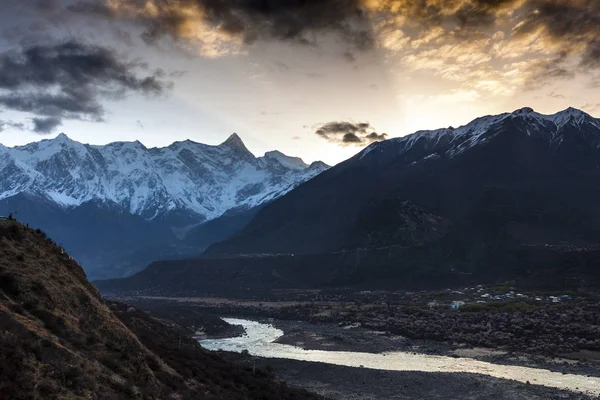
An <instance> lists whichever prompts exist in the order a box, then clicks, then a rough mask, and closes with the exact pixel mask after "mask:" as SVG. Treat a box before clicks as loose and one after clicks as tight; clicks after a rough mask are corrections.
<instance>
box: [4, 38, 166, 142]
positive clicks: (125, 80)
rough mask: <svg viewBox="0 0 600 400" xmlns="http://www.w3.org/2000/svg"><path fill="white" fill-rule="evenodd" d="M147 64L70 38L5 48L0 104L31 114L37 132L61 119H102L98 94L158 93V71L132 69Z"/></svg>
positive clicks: (162, 87) (116, 97)
mask: <svg viewBox="0 0 600 400" xmlns="http://www.w3.org/2000/svg"><path fill="white" fill-rule="evenodd" d="M146 68H147V67H146V66H144V65H143V64H142V63H140V62H125V61H121V60H119V59H118V57H117V55H116V54H115V53H114V52H113V51H111V50H109V49H107V48H104V47H100V46H93V45H87V44H83V43H79V42H75V41H70V42H66V43H61V44H58V45H35V46H31V47H28V48H23V49H20V50H17V51H8V52H5V53H3V54H0V107H2V108H6V109H11V110H15V111H21V112H28V113H31V114H33V115H35V116H36V118H34V119H33V123H34V127H33V130H34V131H35V132H38V133H49V132H51V131H52V130H53V129H54V128H56V127H57V126H59V125H60V124H61V123H62V120H63V119H79V120H87V121H102V120H103V118H104V114H105V111H104V107H103V106H102V103H101V100H102V99H108V100H119V99H122V98H124V97H125V96H126V95H127V94H128V93H141V94H144V95H160V94H163V93H164V92H165V91H167V90H168V89H169V88H170V85H171V84H170V83H168V82H165V81H163V80H162V79H161V76H162V75H164V73H161V72H160V71H155V72H150V73H148V74H146V75H143V76H139V75H138V73H137V70H140V69H146Z"/></svg>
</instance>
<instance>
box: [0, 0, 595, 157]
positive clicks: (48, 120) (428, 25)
mask: <svg viewBox="0 0 600 400" xmlns="http://www.w3.org/2000/svg"><path fill="white" fill-rule="evenodd" d="M2 6H3V8H2V13H0V143H2V144H4V145H8V146H14V145H20V144H25V143H29V142H32V141H37V140H40V139H44V138H51V137H54V136H56V135H57V134H58V133H60V132H64V133H66V134H67V135H68V136H69V137H71V138H72V139H75V140H78V141H81V142H84V143H92V144H105V143H109V142H113V141H134V140H139V141H141V142H142V143H143V144H144V145H146V146H147V147H156V146H166V145H169V144H171V143H172V142H174V141H179V140H186V139H190V140H193V141H197V142H202V143H207V144H218V143H220V142H222V141H224V140H225V139H226V138H227V137H228V136H229V135H230V134H232V133H233V132H236V133H238V134H239V135H240V137H241V138H242V139H243V140H244V142H245V144H246V146H247V147H248V148H249V149H250V150H251V151H252V152H254V153H255V154H256V155H262V154H264V152H266V151H269V150H273V149H278V150H280V151H282V152H284V153H286V154H288V155H293V156H299V157H302V158H303V159H304V161H306V162H312V161H316V160H322V161H325V162H327V163H329V164H335V163H338V162H340V161H342V160H344V159H346V158H348V157H350V156H352V155H353V154H355V153H356V152H358V151H360V150H361V149H362V148H363V147H365V146H367V145H368V144H370V143H372V142H373V141H377V140H382V139H386V138H392V137H399V136H404V135H406V134H409V133H412V132H415V131H417V130H421V129H436V128H443V127H448V126H455V127H457V126H460V125H463V124H465V123H468V122H469V121H471V120H472V119H474V118H476V117H479V116H482V115H489V114H498V113H502V112H510V111H513V110H516V109H519V108H522V107H532V108H534V109H535V110H536V111H538V112H541V113H545V114H550V113H555V112H557V111H560V110H563V109H565V108H567V107H569V106H572V107H575V108H579V109H582V110H584V111H586V112H588V113H590V114H591V115H594V116H599V115H600V0H3V1H2Z"/></svg>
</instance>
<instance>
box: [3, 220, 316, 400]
mask: <svg viewBox="0 0 600 400" xmlns="http://www.w3.org/2000/svg"><path fill="white" fill-rule="evenodd" d="M113 307H114V311H115V312H117V313H119V317H117V315H115V313H114V312H113V310H111V309H110V308H109V307H108V306H107V305H106V304H105V303H104V301H103V300H102V298H101V297H100V294H99V293H98V291H97V290H96V288H95V287H94V286H92V285H91V284H90V283H89V282H88V281H87V279H86V277H85V274H84V272H83V270H82V269H81V267H80V266H79V265H78V264H77V263H76V262H75V261H74V260H72V259H71V258H70V257H69V256H68V255H67V254H66V253H64V252H63V251H62V249H61V248H60V247H58V246H56V244H55V243H53V242H52V240H50V239H48V238H46V236H45V235H44V234H43V232H40V231H34V230H32V229H29V228H26V227H24V226H22V225H20V224H18V223H15V222H11V221H0V398H2V399H5V398H6V399H15V400H16V399H89V398H93V399H115V398H123V399H126V398H143V399H167V398H169V399H254V398H261V399H309V398H313V396H312V395H309V394H307V393H305V392H299V391H295V390H291V389H288V388H287V387H285V385H282V384H279V383H277V382H275V381H274V380H273V378H272V377H271V376H270V375H267V374H257V375H253V374H252V373H251V372H250V371H247V370H244V369H242V368H241V367H236V366H232V365H230V364H227V363H226V362H224V361H223V360H221V359H220V358H218V357H217V356H215V355H213V354H211V353H209V352H206V351H204V350H203V349H201V348H200V346H199V345H198V344H197V343H196V342H194V341H193V340H190V339H186V338H184V339H182V345H180V344H179V340H178V338H179V333H177V332H176V331H174V330H172V329H171V328H169V327H167V326H166V325H164V324H162V323H160V322H158V321H156V320H154V319H152V318H150V317H148V316H147V315H145V314H143V313H141V312H137V311H136V312H134V313H131V312H130V313H127V311H126V310H127V308H126V307H125V306H123V305H119V304H115V305H113ZM132 331H133V332H132Z"/></svg>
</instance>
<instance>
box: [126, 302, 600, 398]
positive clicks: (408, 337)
mask: <svg viewBox="0 0 600 400" xmlns="http://www.w3.org/2000/svg"><path fill="white" fill-rule="evenodd" d="M281 295H282V296H283V297H285V298H287V299H289V300H283V299H282V298H283V297H282V298H280V299H279V301H277V300H274V301H270V302H269V301H267V300H266V299H265V300H263V301H258V300H257V301H250V300H233V299H229V300H225V299H189V298H188V299H150V298H144V299H137V300H136V299H128V300H129V301H130V302H136V304H139V306H140V307H144V308H145V309H148V310H150V313H151V314H152V315H154V316H157V317H162V316H169V317H173V316H179V317H181V316H184V317H182V318H180V319H179V318H177V317H176V318H175V320H177V321H178V323H180V324H182V325H187V326H190V325H191V324H192V323H194V321H195V323H198V321H199V315H198V313H206V312H207V311H208V312H209V313H211V314H213V313H214V314H213V315H229V316H231V317H229V318H232V317H235V318H247V319H253V320H258V321H262V323H263V324H265V325H264V326H265V327H266V326H267V325H269V326H273V327H274V328H275V330H280V331H279V332H281V333H279V334H277V333H275V335H274V336H272V334H271V333H268V334H267V332H270V331H269V329H267V330H266V331H265V334H266V336H265V337H269V338H273V339H275V345H274V347H273V346H271V347H272V349H271V347H268V346H267V345H259V344H256V343H257V342H255V341H256V340H259V339H257V338H254V339H253V336H252V335H251V336H250V337H248V338H247V339H244V338H239V339H240V340H238V339H237V338H236V337H239V335H240V334H241V332H234V333H230V334H229V335H226V337H229V336H233V339H208V340H207V338H212V337H217V338H218V337H221V335H220V334H218V333H217V334H216V335H215V336H213V335H214V334H215V332H213V333H212V334H206V333H205V332H200V333H198V335H197V336H196V337H197V338H198V339H199V340H200V342H201V343H207V344H206V346H208V347H209V348H211V347H212V346H220V344H219V343H222V345H223V346H225V347H224V348H229V349H230V350H231V349H233V347H227V346H229V345H226V344H225V343H226V342H228V341H231V346H235V349H236V350H234V351H236V352H240V351H242V350H244V349H249V350H250V354H253V351H254V352H258V353H256V354H255V355H258V356H260V357H258V358H256V357H252V356H250V355H244V354H243V353H242V354H241V355H240V354H238V355H236V354H233V353H222V354H223V356H224V357H226V358H228V359H231V360H234V361H236V362H241V363H243V364H245V365H248V366H252V365H259V366H264V367H267V368H268V369H269V370H272V371H273V372H274V373H275V374H276V375H278V376H279V377H280V378H282V379H285V380H286V381H288V382H290V383H295V384H296V385H299V386H300V387H304V388H310V389H311V390H313V391H316V392H317V393H320V394H324V395H328V396H331V398H334V399H345V398H357V399H358V398H378V399H409V398H416V397H414V396H415V393H416V392H417V391H422V390H428V392H427V393H428V396H429V397H428V398H442V397H443V396H450V398H471V396H472V398H482V397H481V396H482V393H488V394H489V395H491V396H493V397H494V398H501V399H521V398H523V399H525V398H540V399H541V398H565V399H567V398H569V399H570V398H573V399H575V398H578V399H587V398H593V397H595V396H596V395H597V393H595V391H596V390H597V388H596V386H595V385H597V383H596V384H594V383H591V385H592V386H589V384H588V383H585V384H584V383H583V382H596V381H597V380H600V376H599V375H598V362H599V360H598V358H597V356H593V354H600V353H598V352H597V351H596V352H594V351H588V352H587V354H588V356H589V358H586V357H583V358H582V359H580V360H576V359H575V358H573V355H574V353H571V355H566V354H556V353H554V355H549V353H548V352H544V351H542V352H540V351H538V352H536V353H533V354H532V353H527V352H525V351H522V350H521V351H520V350H519V349H515V348H514V347H511V345H510V344H508V345H507V344H505V345H496V346H494V345H489V344H485V343H482V344H480V345H473V344H472V343H470V344H469V343H464V342H461V340H460V336H459V335H460V333H463V334H464V333H468V331H469V330H472V328H473V327H467V326H465V325H462V326H461V328H462V329H463V331H462V332H459V330H460V329H458V328H456V327H452V329H448V330H449V331H452V332H453V333H454V334H455V335H457V336H455V337H454V338H453V339H450V340H446V341H445V340H440V339H439V338H437V339H433V338H424V337H423V335H421V334H419V333H417V334H416V335H415V332H416V331H415V330H413V331H412V332H403V333H400V332H398V331H396V332H390V331H388V330H387V327H386V326H384V325H383V324H378V325H376V324H374V323H373V320H371V321H370V322H369V320H368V319H365V320H364V321H363V322H362V323H361V322H358V321H359V320H360V318H356V317H355V318H353V317H352V316H349V315H346V317H345V318H342V319H337V320H336V319H331V318H327V317H326V316H325V314H326V313H325V312H324V311H323V310H325V309H329V310H330V311H331V312H332V314H336V308H338V309H344V310H346V311H356V310H359V309H361V308H362V309H363V312H365V311H364V310H369V312H365V314H368V315H370V316H371V317H372V318H374V314H376V313H377V311H374V310H376V309H377V305H378V303H377V302H373V303H369V301H368V300H367V299H363V302H362V303H361V304H362V306H363V307H358V308H357V307H355V306H354V301H352V300H351V299H350V298H349V296H343V295H342V294H340V293H338V294H336V295H333V294H331V295H330V299H329V301H325V300H323V298H324V297H327V296H326V295H324V294H315V293H312V295H311V294H308V293H304V294H303V296H302V297H304V298H305V299H306V296H307V295H308V296H314V297H313V300H314V301H306V302H303V301H301V297H298V298H297V300H296V302H295V304H291V303H294V301H292V300H291V298H293V294H292V293H288V294H287V295H285V294H283V293H281ZM340 296H341V297H342V298H340ZM335 297H337V298H338V300H333V299H334V298H335ZM344 297H345V298H344ZM316 298H321V301H320V302H319V301H318V300H315V299H316ZM311 304H312V307H311ZM336 305H337V307H336ZM403 308H406V305H405V306H404V307H403ZM301 309H311V312H302V311H300V310H301ZM317 310H321V312H319V311H317ZM547 311H548V312H550V313H552V310H551V309H548V310H547ZM438 312H439V313H443V312H444V311H442V310H440V311H438ZM452 312H454V313H458V311H456V310H452ZM395 313H396V315H397V316H398V317H400V316H401V314H402V312H401V311H400V310H399V309H398V310H396V311H395ZM349 314H351V313H349ZM365 314H363V315H362V317H363V318H364V317H365V316H366V315H365ZM398 314H400V315H398ZM517 315H518V313H513V314H512V315H510V317H512V318H515V317H516V316H517ZM501 316H503V317H505V318H506V316H507V314H506V313H505V314H503V315H501ZM477 317H481V315H478V316H477ZM298 318H301V319H302V321H299V320H298ZM430 318H431V315H429V319H430ZM427 319H428V317H427V316H425V315H422V316H421V317H420V318H419V320H418V321H416V323H415V321H414V320H413V321H412V324H410V326H412V327H416V328H418V329H426V328H424V327H425V326H426V320H427ZM226 320H227V321H228V322H230V323H233V324H234V326H235V325H236V324H239V323H242V324H251V325H250V326H262V325H260V324H259V325H255V324H256V323H254V322H252V323H251V322H243V321H239V322H238V320H235V319H234V320H230V319H226ZM444 322H445V323H446V325H449V323H448V322H449V321H442V324H444ZM437 324H439V321H438V322H437ZM454 325H455V326H456V325H458V324H456V323H454ZM494 328H495V327H494ZM591 329H597V328H595V327H594V326H591ZM438 330H439V328H438ZM521 339H525V340H526V341H529V339H527V338H525V337H523V338H521ZM564 339H566V341H567V342H568V341H569V339H568V338H564ZM244 340H247V341H248V342H247V343H248V346H249V347H246V345H243V344H242V343H244ZM268 340H271V339H268ZM238 343H239V344H238ZM261 343H262V342H261ZM277 346H283V347H277ZM481 346H484V347H481ZM288 348H289V350H288ZM252 349H254V350H252ZM301 349H304V350H301ZM305 350H308V352H304V351H305ZM280 352H281V353H280ZM397 352H403V354H407V356H406V357H415V359H414V360H412V361H410V360H408V359H406V360H403V361H398V362H399V364H397V366H396V367H394V366H392V365H395V364H393V361H392V360H393V359H394V358H393V357H394V354H395V353H397ZM585 353H586V352H585V351H582V352H580V354H585ZM277 354H279V356H278V355H277ZM285 354H287V355H285ZM343 354H345V355H343ZM376 354H380V357H383V358H381V359H380V360H381V363H383V364H380V366H379V367H377V366H375V365H376V364H369V363H370V361H367V360H369V359H370V357H375V355H376ZM383 354H385V355H383ZM371 355H372V356H371ZM381 355H383V356H381ZM409 355H410V356H409ZM273 357H274V358H273ZM339 357H342V358H339ZM419 357H425V359H426V358H427V357H434V358H435V357H443V358H445V359H446V360H448V362H449V363H458V364H457V365H462V364H463V363H466V364H468V363H469V362H471V361H473V360H474V361H480V362H484V363H491V364H492V365H493V366H498V368H500V369H502V368H504V367H502V366H505V367H506V368H507V370H506V371H505V372H502V373H500V372H499V374H503V375H499V376H498V377H501V378H503V379H497V378H492V377H489V376H486V375H488V374H491V375H493V373H492V372H491V371H492V369H490V368H491V367H490V368H485V367H481V366H478V367H473V368H475V369H474V370H469V372H478V371H479V374H476V375H473V374H465V373H464V372H463V373H456V372H455V373H450V371H452V370H453V369H454V368H456V367H451V366H450V365H448V366H446V367H443V368H442V369H441V370H436V369H435V368H437V367H434V366H429V367H428V366H427V365H429V364H428V363H427V362H426V363H425V364H424V365H423V366H422V367H419V366H417V364H415V362H416V360H418V359H419ZM287 358H292V359H295V360H296V361H292V360H284V359H287ZM300 360H304V361H300ZM308 360H310V361H308ZM374 360H375V359H374ZM461 360H462V361H461ZM316 361H319V362H318V363H317V364H315V362H316ZM373 362H375V361H373ZM332 363H333V364H340V363H341V364H342V365H352V366H354V367H355V368H348V367H341V366H335V365H331V364H332ZM359 364H361V368H357V367H359ZM362 366H364V367H365V368H362ZM513 367H515V370H518V369H519V368H521V367H525V368H533V369H534V370H533V371H532V373H534V375H535V373H537V371H539V373H541V374H542V375H543V374H545V373H546V372H547V371H552V372H554V373H556V374H557V376H561V377H563V378H561V379H559V380H558V381H555V380H551V381H547V382H546V383H544V381H542V379H544V378H541V377H535V376H534V377H531V378H529V379H528V380H530V381H531V382H530V383H531V385H529V384H528V383H527V382H525V380H522V379H524V378H523V377H524V376H527V375H515V376H512V377H511V372H510V371H512V369H511V368H513ZM373 368H375V369H373ZM396 368H399V369H409V370H411V371H415V370H418V369H420V368H423V370H424V371H430V372H429V374H426V373H418V372H393V371H391V370H393V369H396ZM429 368H434V369H432V370H430V369H429ZM459 368H462V367H459ZM477 368H480V369H477ZM494 368H495V367H494ZM378 370H379V371H378ZM434 371H437V372H434ZM441 371H444V373H440V372H441ZM463 371H465V372H466V370H463ZM432 372H433V373H432ZM520 374H522V373H520ZM529 376H531V375H529ZM571 376H572V377H573V378H570V377H571ZM367 377H368V379H367ZM506 378H508V380H506ZM370 379H374V382H377V384H376V385H372V384H367V385H365V383H363V382H371V381H370ZM429 379H439V380H442V381H444V382H445V384H444V385H442V386H437V385H433V386H432V385H430V384H428V383H427V382H428V380H429ZM511 379H517V380H521V382H522V384H521V385H519V384H517V383H516V382H514V381H512V380H511ZM534 379H535V380H538V379H540V381H539V382H536V381H534ZM552 379H554V378H552ZM563 379H574V381H573V382H576V381H577V380H579V381H580V382H582V383H579V384H574V386H572V387H568V389H569V390H568V391H566V392H557V391H554V389H548V388H544V385H546V386H547V385H549V386H551V387H552V386H554V385H558V386H557V387H561V386H560V385H561V383H560V382H562V381H563ZM579 386H581V388H579ZM425 388H427V389H425ZM564 388H565V387H563V389H564ZM575 388H578V389H575ZM585 392H587V393H585Z"/></svg>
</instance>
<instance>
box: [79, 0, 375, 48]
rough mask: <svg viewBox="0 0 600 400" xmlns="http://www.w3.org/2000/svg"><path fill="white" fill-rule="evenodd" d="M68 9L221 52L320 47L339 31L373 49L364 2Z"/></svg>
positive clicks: (146, 1)
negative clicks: (321, 38)
mask: <svg viewBox="0 0 600 400" xmlns="http://www.w3.org/2000/svg"><path fill="white" fill-rule="evenodd" d="M69 10H70V11H72V12H76V13H84V14H88V15H96V16H99V17H102V18H109V19H125V20H130V21H135V22H137V23H139V24H141V25H142V26H144V28H145V30H144V33H143V35H142V37H143V39H144V40H145V41H146V42H148V43H154V42H156V41H158V40H160V39H161V38H163V37H171V38H173V39H176V40H180V39H184V40H185V39H196V40H197V41H199V42H202V43H204V44H206V45H207V46H206V48H204V51H207V50H212V51H214V52H216V53H219V54H221V53H223V52H225V53H226V52H228V51H236V48H237V47H238V46H239V45H240V44H249V43H253V42H255V41H257V40H278V41H288V42H292V43H298V44H303V45H315V44H316V38H315V34H320V33H335V34H337V35H338V36H339V37H341V38H342V39H343V40H344V41H345V42H347V43H349V44H350V45H351V46H352V48H355V49H359V50H361V49H368V48H371V47H372V45H373V39H372V36H371V34H370V31H369V24H368V18H367V16H366V15H365V10H366V6H365V5H364V3H363V1H362V0H320V1H314V0H313V1H297V0H266V1H253V0H252V1H250V0H244V1H229V0H106V1H80V2H77V3H75V4H73V5H71V6H69ZM222 47H225V48H222ZM238 50H239V49H238Z"/></svg>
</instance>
